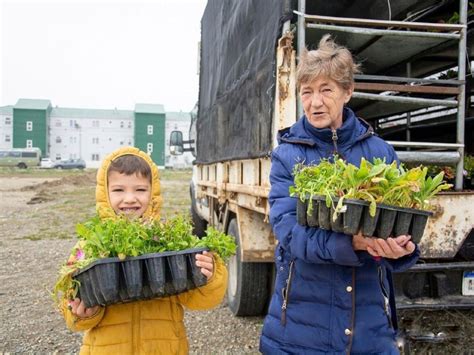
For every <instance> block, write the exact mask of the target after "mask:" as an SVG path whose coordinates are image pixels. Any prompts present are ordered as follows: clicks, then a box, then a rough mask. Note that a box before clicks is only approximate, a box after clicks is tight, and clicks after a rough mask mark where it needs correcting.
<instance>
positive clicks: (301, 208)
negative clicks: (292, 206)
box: [296, 198, 308, 226]
mask: <svg viewBox="0 0 474 355" xmlns="http://www.w3.org/2000/svg"><path fill="white" fill-rule="evenodd" d="M307 201H308V200H305V201H304V202H303V201H301V200H300V198H298V199H297V202H296V220H297V222H298V224H300V225H302V226H306V209H307Z"/></svg>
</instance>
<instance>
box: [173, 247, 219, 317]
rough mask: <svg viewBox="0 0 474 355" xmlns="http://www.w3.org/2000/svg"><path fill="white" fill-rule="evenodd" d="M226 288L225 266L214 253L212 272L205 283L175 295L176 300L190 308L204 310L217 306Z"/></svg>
mask: <svg viewBox="0 0 474 355" xmlns="http://www.w3.org/2000/svg"><path fill="white" fill-rule="evenodd" d="M226 290H227V268H226V266H225V264H224V262H223V261H222V259H221V258H220V257H219V256H217V255H214V274H213V275H212V277H211V278H210V279H209V281H208V282H207V284H205V285H204V286H202V287H198V288H195V289H193V290H190V291H187V292H183V293H181V294H179V295H177V296H176V297H177V298H178V302H179V303H181V304H182V305H183V306H185V307H186V308H189V309H191V310H204V309H210V308H214V307H216V306H218V305H219V304H220V303H221V302H222V299H223V298H224V295H225V292H226Z"/></svg>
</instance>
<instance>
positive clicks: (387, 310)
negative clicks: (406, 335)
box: [377, 265, 393, 329]
mask: <svg viewBox="0 0 474 355" xmlns="http://www.w3.org/2000/svg"><path fill="white" fill-rule="evenodd" d="M377 274H378V279H379V285H380V291H381V292H382V297H383V309H384V312H385V315H386V316H387V320H388V324H389V326H390V328H392V329H393V322H392V315H391V313H390V294H389V292H388V291H387V288H386V287H385V284H384V279H385V273H384V269H383V268H382V266H380V265H379V266H378V267H377Z"/></svg>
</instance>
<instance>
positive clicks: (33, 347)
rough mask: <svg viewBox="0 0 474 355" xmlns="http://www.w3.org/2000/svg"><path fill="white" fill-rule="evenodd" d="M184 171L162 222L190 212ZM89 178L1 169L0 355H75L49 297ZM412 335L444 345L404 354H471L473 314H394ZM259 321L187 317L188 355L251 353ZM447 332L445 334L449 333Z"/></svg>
mask: <svg viewBox="0 0 474 355" xmlns="http://www.w3.org/2000/svg"><path fill="white" fill-rule="evenodd" d="M190 175H191V172H190V171H181V172H168V171H165V172H163V174H162V177H161V181H162V191H163V194H164V201H165V203H164V206H163V215H164V216H166V215H171V214H174V213H176V212H181V213H183V212H187V211H188V210H189V205H190V201H189V195H188V182H189V179H190ZM94 177H95V171H88V172H81V173H78V172H66V171H62V172H59V171H51V172H48V173H44V172H37V173H34V172H31V173H29V174H25V172H19V171H14V170H13V171H11V172H5V171H1V170H0V196H1V198H0V354H1V353H4V352H5V353H51V352H58V353H76V352H77V351H78V350H79V347H80V344H81V337H82V335H81V334H79V333H72V332H71V331H69V330H68V329H67V328H66V326H65V324H64V321H63V319H62V317H61V316H60V314H59V312H58V311H57V310H56V308H55V306H54V303H53V300H52V298H51V296H50V291H51V288H52V287H53V285H54V282H55V279H56V275H57V272H58V269H59V266H60V265H61V263H62V262H64V260H65V259H66V257H67V255H68V254H69V251H70V249H71V247H72V246H73V245H74V244H75V242H76V241H75V239H74V226H75V224H76V223H78V222H81V221H84V220H85V219H87V218H89V217H91V216H92V215H93V214H94V186H95V182H94ZM399 321H400V324H401V325H402V326H406V327H407V329H408V328H411V329H412V331H411V332H412V334H415V333H416V334H418V335H422V336H424V337H425V338H427V339H429V338H433V337H435V338H437V339H441V338H442V337H440V334H441V335H442V334H448V335H452V336H453V340H451V341H440V342H438V343H433V342H416V343H413V342H412V343H411V344H410V345H411V354H412V355H413V354H433V355H437V354H443V355H444V354H453V355H455V354H474V311H472V310H471V311H450V312H441V311H436V312H429V311H425V312H420V311H406V312H400V313H399ZM262 322H263V318H261V317H252V318H237V317H234V316H233V315H232V314H231V312H230V311H229V309H228V308H227V307H226V305H225V301H224V303H223V304H222V305H220V306H219V307H217V308H216V309H214V310H211V311H206V312H187V313H186V317H185V324H186V327H187V330H188V339H189V343H190V350H191V353H195V354H257V353H258V339H259V336H260V332H261V327H262ZM450 333H451V334H450Z"/></svg>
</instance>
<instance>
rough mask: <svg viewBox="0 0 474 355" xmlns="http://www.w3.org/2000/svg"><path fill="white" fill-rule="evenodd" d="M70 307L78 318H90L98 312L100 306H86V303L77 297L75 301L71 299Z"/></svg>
mask: <svg viewBox="0 0 474 355" xmlns="http://www.w3.org/2000/svg"><path fill="white" fill-rule="evenodd" d="M68 305H69V309H70V310H71V312H72V314H74V315H75V316H76V317H78V318H89V317H91V316H93V315H94V314H96V313H97V311H98V310H99V306H95V307H91V308H86V305H85V304H84V302H83V301H81V300H80V299H79V298H75V299H74V300H73V301H69V304H68Z"/></svg>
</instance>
